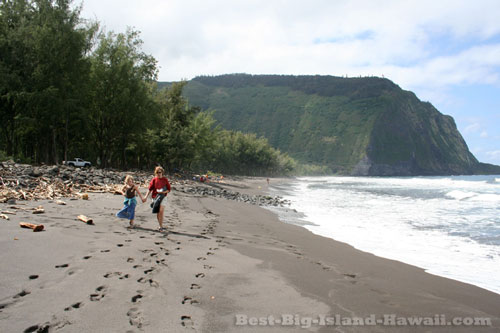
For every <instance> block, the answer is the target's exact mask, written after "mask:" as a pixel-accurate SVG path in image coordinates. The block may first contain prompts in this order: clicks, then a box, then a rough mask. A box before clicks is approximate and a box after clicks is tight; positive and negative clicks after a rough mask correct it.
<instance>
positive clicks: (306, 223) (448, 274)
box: [270, 187, 500, 295]
mask: <svg viewBox="0 0 500 333" xmlns="http://www.w3.org/2000/svg"><path fill="white" fill-rule="evenodd" d="M287 191H288V188H286V187H285V188H279V189H278V190H276V191H273V195H279V194H280V192H281V193H286V192H287ZM450 191H451V190H450ZM290 195H292V196H294V195H293V193H292V194H290ZM295 197H296V195H295ZM288 199H290V198H288ZM291 201H292V203H293V201H294V200H293V199H291ZM291 208H292V209H291V210H290V209H287V208H270V210H271V211H275V212H276V213H277V214H278V215H279V217H280V219H282V220H283V221H284V222H285V223H290V224H293V225H299V226H303V227H304V228H306V229H307V230H309V231H311V232H312V233H313V234H315V235H318V236H323V237H326V238H329V239H333V240H335V241H338V242H343V243H346V244H349V245H351V246H353V247H354V248H355V249H357V250H359V251H363V252H367V253H371V254H373V255H375V256H377V257H381V258H385V259H389V260H395V261H398V262H401V263H405V264H408V265H412V266H415V267H419V268H421V269H423V270H425V271H426V272H427V273H428V274H432V275H435V276H439V277H444V278H448V279H452V280H456V281H460V282H463V283H466V284H471V285H474V286H477V287H479V288H482V289H486V290H488V291H490V292H493V293H496V294H499V295H500V290H499V289H498V283H497V284H495V283H494V282H495V281H494V280H491V279H490V280H486V281H484V280H480V279H479V280H478V279H471V278H470V276H466V275H463V274H462V275H460V274H456V273H457V271H453V270H451V271H450V270H447V269H446V268H447V266H443V267H444V269H440V267H441V266H439V265H434V266H432V262H431V264H430V265H428V266H426V265H425V263H428V262H425V261H420V262H419V261H418V260H417V261H415V260H414V259H415V258H413V260H411V259H412V257H411V256H410V257H408V256H405V255H404V254H403V255H397V253H394V252H390V251H389V252H388V251H387V249H386V251H383V250H380V249H378V248H377V247H373V246H372V247H370V246H368V247H367V246H365V247H363V246H361V244H362V243H359V242H358V243H356V242H355V241H353V242H351V241H350V240H349V239H346V238H345V235H344V238H342V237H340V238H335V234H334V233H333V234H332V233H328V232H324V231H323V233H322V232H319V231H318V229H319V228H316V227H320V225H318V224H315V223H314V222H313V221H311V220H308V219H307V218H306V216H305V214H304V213H302V212H300V211H297V209H298V208H297V207H291ZM321 226H322V225H321ZM351 236H354V237H355V235H351ZM409 249H414V248H409ZM377 250H378V251H377ZM428 264H429V263H428ZM486 267H487V266H486ZM452 273H455V274H452ZM464 276H465V277H464ZM487 282H489V284H488V283H487Z"/></svg>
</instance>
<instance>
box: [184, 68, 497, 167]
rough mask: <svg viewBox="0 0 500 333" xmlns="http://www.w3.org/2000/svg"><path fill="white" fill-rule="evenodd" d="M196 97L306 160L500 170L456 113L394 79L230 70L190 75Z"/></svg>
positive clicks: (189, 90)
mask: <svg viewBox="0 0 500 333" xmlns="http://www.w3.org/2000/svg"><path fill="white" fill-rule="evenodd" d="M184 95H185V96H186V97H187V98H188V100H189V102H190V104H192V105H197V106H200V107H201V108H202V109H203V110H214V111H213V112H214V118H215V119H216V120H217V121H218V123H219V124H220V125H221V126H222V127H223V128H226V129H230V130H239V131H242V132H253V133H256V134H257V135H260V136H263V137H265V138H267V139H268V140H269V143H270V144H271V145H272V146H274V147H276V148H278V149H280V150H281V151H283V152H287V153H289V154H290V156H292V157H293V158H295V159H297V160H299V161H300V162H302V163H310V164H318V165H326V166H328V168H329V169H330V170H331V172H332V173H336V174H342V175H355V176H414V175H455V174H482V173H500V166H495V165H490V164H485V163H480V162H479V161H478V160H477V159H476V158H475V157H474V155H473V154H472V153H471V152H470V151H469V149H468V147H467V144H466V142H465V140H464V139H463V137H462V136H461V134H460V133H459V131H458V129H457V127H456V124H455V121H454V120H453V118H452V117H451V116H447V115H443V114H441V113H440V112H439V111H438V110H437V109H436V108H434V106H432V104H431V103H429V102H422V101H420V100H419V99H418V98H417V97H416V95H415V94H414V93H412V92H410V91H405V90H402V89H401V88H400V87H399V86H398V85H396V84H395V83H393V82H392V81H390V80H389V79H386V78H378V77H366V78H343V77H335V76H320V75H314V76H312V75H306V76H292V75H248V74H228V75H220V76H200V77H196V78H194V79H192V80H190V81H188V82H187V85H186V86H185V89H184Z"/></svg>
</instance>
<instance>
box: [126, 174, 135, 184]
mask: <svg viewBox="0 0 500 333" xmlns="http://www.w3.org/2000/svg"><path fill="white" fill-rule="evenodd" d="M129 179H130V180H132V181H134V177H132V176H131V175H127V176H126V177H125V184H127V183H128V180H129Z"/></svg>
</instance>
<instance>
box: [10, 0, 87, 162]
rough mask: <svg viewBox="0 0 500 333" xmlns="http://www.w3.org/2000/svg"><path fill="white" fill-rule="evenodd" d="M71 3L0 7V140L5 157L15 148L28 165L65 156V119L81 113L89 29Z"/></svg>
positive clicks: (50, 0)
mask: <svg viewBox="0 0 500 333" xmlns="http://www.w3.org/2000/svg"><path fill="white" fill-rule="evenodd" d="M71 2H72V1H70V0H57V1H55V0H34V1H23V0H17V1H2V3H1V7H0V10H1V12H0V14H1V15H0V21H1V23H0V34H1V37H0V49H1V50H2V59H1V64H0V71H1V73H2V74H4V75H2V79H1V80H0V81H1V82H0V94H1V97H0V98H1V102H0V106H1V108H2V120H4V121H5V124H6V125H7V126H6V128H5V130H4V131H3V134H4V135H3V137H4V139H5V146H6V149H7V152H8V153H11V152H12V154H13V155H17V149H18V146H21V150H22V153H23V155H25V156H30V157H31V160H32V161H34V162H39V161H44V162H46V163H58V161H59V156H60V155H61V152H63V154H64V155H66V151H67V147H68V141H69V139H70V138H69V135H68V132H69V131H70V130H71V129H70V122H69V119H70V118H72V117H73V116H74V115H75V114H78V113H80V111H82V109H81V105H82V100H83V96H82V87H83V85H84V84H85V82H86V73H87V72H88V63H87V61H86V58H85V55H86V52H88V50H89V49H90V45H91V43H90V41H91V40H92V35H93V32H94V31H95V29H94V28H92V27H89V26H85V25H84V24H83V23H84V22H83V21H82V20H81V19H80V17H79V15H80V8H79V7H77V8H76V9H71V8H70V5H71ZM14 138H17V140H18V141H15V140H16V139H14ZM60 146H62V147H63V148H60Z"/></svg>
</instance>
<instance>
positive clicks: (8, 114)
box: [0, 0, 293, 174]
mask: <svg viewBox="0 0 500 333" xmlns="http://www.w3.org/2000/svg"><path fill="white" fill-rule="evenodd" d="M70 5H71V1H70V0H31V1H30V0H13V1H2V2H1V3H0V51H1V54H2V57H1V58H0V74H1V75H0V110H1V112H0V121H1V122H2V127H1V130H0V158H2V159H4V158H8V157H13V158H15V159H17V160H21V161H24V162H32V163H42V162H43V163H56V164H57V163H59V162H60V161H61V160H62V159H64V160H67V159H68V156H70V157H71V158H72V157H76V156H81V157H85V158H86V159H89V160H91V161H92V162H94V164H97V165H99V166H102V167H120V168H130V167H143V168H146V167H147V168H149V167H151V166H153V165H156V164H162V165H164V166H165V167H167V168H168V169H170V170H176V169H197V170H200V171H206V170H207V169H209V168H210V169H212V170H213V171H216V172H217V171H224V172H244V173H252V174H256V173H267V172H270V173H273V174H278V173H281V172H288V171H289V170H290V169H291V168H292V167H293V161H292V160H291V159H290V158H288V157H287V156H286V155H282V154H280V153H279V152H278V151H277V150H275V149H273V148H271V147H270V146H269V144H268V143H267V141H266V140H264V139H258V138H257V137H256V136H252V135H244V134H241V133H229V132H226V131H220V130H219V128H218V127H217V126H216V125H215V119H214V118H213V117H212V115H213V112H200V108H199V107H194V106H190V105H189V102H188V100H187V99H185V98H184V97H183V94H182V92H183V89H184V87H185V85H186V82H181V83H176V84H173V85H172V84H170V85H168V86H166V87H165V89H158V87H157V83H156V76H157V72H158V69H157V63H156V60H155V59H154V58H153V57H152V56H150V55H148V54H145V53H144V52H143V51H142V50H141V47H142V40H141V39H140V36H139V32H138V31H134V30H132V29H128V30H127V31H126V32H125V33H118V34H116V33H114V32H108V33H105V32H104V31H102V30H99V25H98V23H97V22H85V21H83V20H81V19H80V17H79V15H80V8H79V7H77V8H76V9H71V6H70ZM232 144H236V146H235V147H238V148H237V149H234V148H235V147H232V146H231V145H232ZM218 149H224V151H218ZM261 154H262V156H260V155H261ZM225 158H229V159H230V161H228V160H225Z"/></svg>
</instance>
